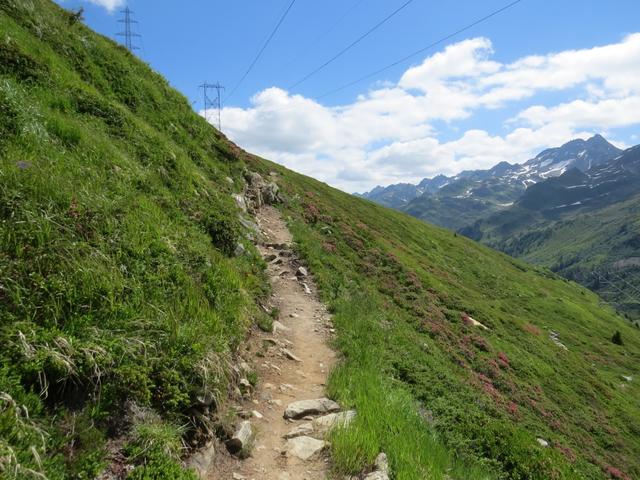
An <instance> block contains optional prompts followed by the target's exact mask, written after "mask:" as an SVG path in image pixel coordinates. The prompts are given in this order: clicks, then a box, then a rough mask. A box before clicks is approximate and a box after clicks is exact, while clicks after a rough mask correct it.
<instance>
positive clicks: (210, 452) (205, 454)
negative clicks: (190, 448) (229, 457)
mask: <svg viewBox="0 0 640 480" xmlns="http://www.w3.org/2000/svg"><path fill="white" fill-rule="evenodd" d="M215 453H216V451H215V448H214V445H213V442H208V443H207V444H206V445H205V446H204V448H202V449H200V450H198V451H197V452H196V453H195V454H194V455H193V456H192V457H191V458H189V459H188V460H187V461H186V462H185V466H186V467H187V468H190V469H191V470H193V471H195V473H196V475H197V476H198V477H199V478H207V476H208V474H209V469H210V468H211V465H212V464H213V460H214V459H215Z"/></svg>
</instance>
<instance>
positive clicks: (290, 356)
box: [280, 348, 302, 362]
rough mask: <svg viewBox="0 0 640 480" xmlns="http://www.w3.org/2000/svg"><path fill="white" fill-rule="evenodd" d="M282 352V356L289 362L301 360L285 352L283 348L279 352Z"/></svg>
mask: <svg viewBox="0 0 640 480" xmlns="http://www.w3.org/2000/svg"><path fill="white" fill-rule="evenodd" d="M280 351H281V352H282V354H283V355H284V356H285V357H287V358H288V359H289V360H293V361H294V362H302V360H300V359H299V358H298V357H296V356H295V355H294V354H293V353H291V352H290V351H289V350H287V349H286V348H283V349H281V350H280Z"/></svg>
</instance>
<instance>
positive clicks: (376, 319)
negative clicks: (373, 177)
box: [256, 165, 640, 479]
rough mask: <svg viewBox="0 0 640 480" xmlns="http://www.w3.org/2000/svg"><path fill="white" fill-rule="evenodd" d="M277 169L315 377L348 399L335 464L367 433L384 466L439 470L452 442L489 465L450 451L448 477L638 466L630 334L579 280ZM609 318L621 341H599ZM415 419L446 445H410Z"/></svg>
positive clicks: (638, 350)
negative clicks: (311, 303) (331, 338)
mask: <svg viewBox="0 0 640 480" xmlns="http://www.w3.org/2000/svg"><path fill="white" fill-rule="evenodd" d="M259 167H260V165H256V168H259ZM268 168H270V169H275V168H277V167H276V166H275V165H271V166H269V167H268ZM281 176H282V182H281V183H282V184H283V185H284V188H285V190H286V193H287V195H288V197H289V198H291V199H292V201H291V202H290V203H289V204H288V206H287V207H286V208H285V213H286V214H287V215H289V221H290V226H291V229H292V231H293V232H294V237H295V239H296V240H297V241H298V242H299V249H300V252H301V253H302V255H303V256H304V257H305V258H307V259H308V262H309V265H310V269H311V271H313V272H315V275H316V279H317V281H318V283H319V285H320V287H321V289H322V293H323V296H324V299H325V301H327V303H328V304H329V305H330V307H331V309H332V311H333V312H334V313H335V323H336V328H337V329H338V340H337V344H338V346H339V348H340V350H341V351H342V352H344V355H345V361H344V363H343V364H342V365H340V366H339V367H338V369H337V370H336V371H335V372H334V373H333V375H332V377H331V382H330V389H331V392H332V393H333V394H334V395H335V396H336V398H337V399H338V400H339V401H340V402H342V403H344V404H346V405H350V406H353V407H355V408H356V409H357V410H358V412H359V416H358V417H357V419H356V422H355V424H354V428H353V429H351V430H348V431H345V432H342V433H339V434H337V435H336V436H335V438H334V439H333V449H334V455H335V460H336V463H337V466H338V467H339V468H340V469H342V470H343V471H345V472H351V473H353V472H356V471H358V468H360V467H361V466H362V465H366V464H368V463H370V462H371V461H372V459H373V458H374V457H375V455H376V453H377V452H378V451H379V450H380V449H382V450H384V451H386V452H387V453H388V454H389V457H390V461H391V465H392V470H393V471H395V472H397V478H415V479H418V478H444V477H443V476H442V472H443V471H444V472H447V471H448V470H447V468H451V467H447V465H448V463H447V462H448V456H447V455H451V454H452V453H453V454H454V455H455V456H456V457H457V458H462V459H464V458H467V459H472V460H473V461H472V462H471V463H470V465H473V466H476V467H477V463H476V462H475V461H480V464H481V465H484V466H485V467H486V468H487V469H488V471H489V472H493V473H492V474H491V473H486V471H485V472H484V473H480V471H478V470H475V469H474V468H476V467H473V468H472V467H469V468H470V470H466V471H465V469H464V467H462V468H461V470H460V472H461V473H460V474H459V475H456V476H454V478H511V479H550V478H553V479H579V478H584V479H603V478H623V479H631V478H638V476H640V464H639V463H638V461H637V459H638V458H640V430H639V429H638V425H639V423H638V422H639V420H640V405H639V403H638V398H639V397H638V394H639V393H640V388H639V386H638V382H637V378H638V377H637V375H638V359H639V358H640V357H639V355H640V338H639V335H638V331H637V330H636V329H635V328H633V327H631V326H629V325H628V323H627V322H625V321H624V320H623V319H622V318H620V317H619V316H617V315H616V314H615V312H613V311H612V310H611V309H608V308H603V307H602V306H601V305H600V301H599V298H598V297H597V296H596V295H595V294H594V293H592V292H590V291H589V290H587V289H585V288H583V287H581V286H579V285H577V284H575V283H572V282H569V281H567V280H565V279H563V278H561V277H560V276H557V275H555V274H553V273H552V272H550V271H549V270H546V269H544V268H542V267H534V266H530V265H527V264H525V263H523V262H521V261H519V260H515V259H513V258H510V257H508V256H506V255H503V254H501V253H498V252H495V251H493V250H490V249H489V248H486V247H484V246H481V245H479V244H476V243H474V242H472V241H470V240H468V239H465V238H464V237H462V236H459V235H456V234H455V233H453V232H451V231H448V230H445V229H441V228H437V227H433V226H430V225H427V224H424V223H422V222H420V221H419V220H417V219H414V218H411V217H409V216H406V215H403V214H401V213H398V212H395V211H392V210H389V209H386V208H384V207H380V206H378V205H375V204H373V203H371V202H368V201H363V200H360V199H354V198H353V197H352V196H349V195H347V194H344V193H341V192H339V191H337V190H334V189H332V188H330V187H328V186H326V185H324V184H322V183H320V182H317V181H314V180H312V179H309V178H305V177H303V176H300V175H297V174H295V173H292V172H289V171H286V170H282V169H281ZM474 320H475V321H477V322H480V323H481V324H482V325H484V326H485V327H486V329H485V328H483V327H482V326H477V325H476V324H475V322H474ZM616 331H619V332H620V333H621V337H622V340H623V345H618V344H615V343H613V342H612V341H611V338H612V336H613V334H614V333H615V332H616ZM630 377H632V379H631V381H628V380H629V378H630ZM416 425H421V427H419V428H417V430H418V431H421V432H425V430H424V429H426V431H430V432H434V434H435V435H436V436H437V438H438V439H440V440H442V441H443V442H444V444H445V445H446V446H447V448H448V449H449V452H448V454H447V453H446V452H438V451H437V450H436V451H435V453H434V451H433V450H431V451H430V449H429V448H427V449H424V448H423V447H424V445H428V444H429V442H430V440H429V438H431V437H429V436H426V437H425V436H421V435H420V434H419V433H418V432H417V431H416V427H415V426H416ZM538 439H539V440H538ZM469 472H475V473H469Z"/></svg>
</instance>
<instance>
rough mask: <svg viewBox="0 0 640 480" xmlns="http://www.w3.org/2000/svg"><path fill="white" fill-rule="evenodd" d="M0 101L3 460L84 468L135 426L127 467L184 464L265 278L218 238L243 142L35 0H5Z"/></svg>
mask: <svg viewBox="0 0 640 480" xmlns="http://www.w3.org/2000/svg"><path fill="white" fill-rule="evenodd" d="M0 112H1V114H0V158H1V161H0V272H1V276H0V392H2V396H0V476H2V477H3V478H7V477H8V478H20V479H23V478H29V477H30V476H35V474H33V473H31V472H30V470H33V471H43V472H45V473H46V474H47V476H48V478H50V479H56V478H93V476H94V475H95V474H96V473H97V472H99V471H100V469H101V468H102V467H103V465H104V456H105V448H106V443H105V442H106V439H107V438H108V436H110V435H113V434H117V433H119V432H124V431H130V432H131V435H130V436H129V439H130V442H129V444H128V445H126V446H125V452H126V453H127V455H128V456H129V458H130V460H131V461H134V462H136V463H141V464H142V463H145V462H146V463H147V464H148V465H147V467H146V470H145V469H144V468H142V467H141V468H140V469H139V470H137V471H136V473H134V474H133V475H134V476H135V475H139V476H142V475H144V474H145V472H146V473H147V474H149V475H152V474H153V472H154V471H155V472H156V474H157V475H160V476H161V477H163V478H165V477H166V478H172V477H175V478H177V476H179V475H182V474H181V473H178V472H179V471H180V469H179V468H178V467H177V464H176V461H177V460H178V458H179V456H180V454H181V453H182V452H181V436H182V435H183V434H184V435H185V437H186V438H193V437H194V436H195V435H196V434H197V429H195V428H193V424H192V422H195V421H196V420H195V414H196V413H197V412H195V413H194V410H193V409H192V406H193V405H194V403H195V399H196V398H197V397H198V396H201V397H203V396H211V397H212V398H214V399H215V400H216V401H217V402H222V401H223V400H224V399H225V398H226V392H227V385H228V382H229V370H228V368H227V367H228V364H229V360H230V355H231V353H232V352H233V351H234V349H236V348H237V346H238V345H239V344H240V342H241V341H242V339H243V338H244V335H245V332H246V329H247V326H248V325H249V323H250V321H251V319H252V317H253V316H254V315H255V314H256V313H255V303H254V298H255V297H257V296H259V295H262V294H264V293H265V289H266V288H267V287H266V282H265V279H264V278H263V275H262V268H261V265H262V263H261V260H258V259H257V257H252V255H255V251H253V250H252V249H251V247H250V246H248V248H249V251H250V252H252V251H253V252H254V253H253V254H251V255H247V256H243V257H242V258H231V257H230V256H229V255H228V254H229V251H230V250H233V248H235V245H236V243H235V242H236V240H235V237H237V236H238V235H239V229H238V226H237V218H236V213H235V212H236V209H235V206H234V205H233V202H232V201H231V198H230V195H229V193H230V192H231V191H232V190H236V191H237V190H238V189H239V188H240V185H241V182H242V179H241V172H242V169H243V163H242V161H241V160H240V159H239V158H238V151H237V149H236V151H234V150H233V148H232V146H231V145H230V144H229V143H228V142H226V140H224V139H222V138H220V137H219V136H218V135H217V134H216V133H215V130H214V129H213V128H211V127H210V126H209V125H208V124H207V123H206V122H205V121H204V120H202V119H201V118H199V117H198V116H197V115H196V114H194V113H193V111H192V109H191V108H190V105H189V103H188V101H187V100H186V99H185V98H184V97H182V96H181V95H179V94H178V93H177V92H175V91H174V90H173V89H171V88H170V87H169V85H168V84H167V82H166V81H165V80H164V79H163V78H161V77H160V76H159V75H157V74H155V73H153V72H151V70H150V69H149V68H148V67H147V66H146V65H144V64H143V63H142V62H140V61H138V60H136V59H135V58H134V57H132V56H131V55H130V54H129V53H128V52H127V51H126V50H125V49H123V48H122V47H119V46H117V45H116V44H115V43H114V42H112V41H110V40H108V39H106V38H103V37H101V36H98V35H96V34H94V33H93V32H91V31H90V30H89V29H87V28H86V27H84V26H83V25H81V24H79V23H73V19H72V18H71V17H70V16H69V15H68V14H67V13H66V12H64V11H63V10H62V9H60V8H59V7H57V6H56V5H54V4H53V3H52V2H49V1H44V0H37V1H36V0H34V1H22V0H15V1H14V0H0ZM226 177H230V178H231V180H232V182H233V184H231V183H230V182H229V181H228V180H227V178H226ZM212 240H215V242H213V243H212ZM214 243H215V245H214ZM131 402H135V404H136V405H137V406H138V410H137V411H138V415H133V417H132V416H131V410H130V407H129V405H130V404H131ZM131 422H133V423H131ZM180 425H187V427H180ZM201 426H202V425H201ZM194 440H197V438H195V439H194ZM40 462H42V466H39V463H40ZM2 472H4V473H2ZM159 472H161V473H159ZM171 472H173V473H171ZM135 478H138V477H135Z"/></svg>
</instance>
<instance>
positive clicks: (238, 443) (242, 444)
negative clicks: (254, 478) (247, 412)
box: [226, 420, 255, 458]
mask: <svg viewBox="0 0 640 480" xmlns="http://www.w3.org/2000/svg"><path fill="white" fill-rule="evenodd" d="M254 437H255V432H254V430H253V426H252V425H251V422H249V421H248V420H245V421H244V422H240V425H238V428H236V431H235V433H234V434H233V437H231V439H230V440H227V443H226V445H227V450H229V452H230V453H232V454H234V455H237V456H238V457H240V458H246V457H248V456H249V455H250V454H251V448H252V447H253V440H254Z"/></svg>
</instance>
